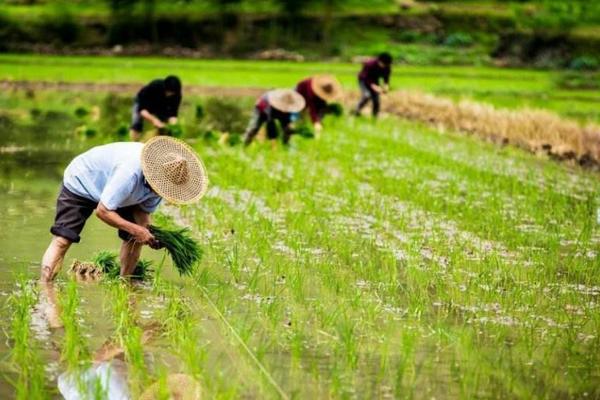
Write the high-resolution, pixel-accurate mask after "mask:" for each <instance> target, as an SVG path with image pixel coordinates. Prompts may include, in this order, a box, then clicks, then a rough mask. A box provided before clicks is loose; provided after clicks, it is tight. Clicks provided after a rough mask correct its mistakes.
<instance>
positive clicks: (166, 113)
mask: <svg viewBox="0 0 600 400" xmlns="http://www.w3.org/2000/svg"><path fill="white" fill-rule="evenodd" d="M180 104H181V81H180V80H179V78H178V77H176V76H173V75H170V76H167V77H166V78H165V79H156V80H153V81H152V82H150V83H149V84H147V85H146V86H144V87H143V88H142V89H141V90H140V91H139V92H138V94H137V96H136V97H135V103H134V104H133V109H132V121H131V130H130V132H129V133H130V135H131V139H132V140H140V137H141V136H142V131H143V129H144V120H147V121H149V122H150V123H151V124H152V125H154V126H155V127H156V128H157V129H163V128H164V127H165V123H167V122H168V123H169V124H175V123H177V113H178V110H179V105H180Z"/></svg>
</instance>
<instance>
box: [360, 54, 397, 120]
mask: <svg viewBox="0 0 600 400" xmlns="http://www.w3.org/2000/svg"><path fill="white" fill-rule="evenodd" d="M391 72H392V56H391V55H390V53H381V54H380V55H378V56H377V58H373V59H370V60H368V61H366V62H365V63H364V64H363V67H362V70H361V71H360V73H359V74H358V86H359V87H360V93H361V97H360V101H359V102H358V105H357V106H356V110H355V111H354V114H355V115H360V112H361V110H362V109H363V107H364V106H366V105H367V103H368V102H369V101H371V102H372V103H373V110H372V112H373V117H377V114H379V96H380V95H381V93H386V92H387V91H388V89H389V84H390V74H391ZM382 79H383V85H381V84H380V81H381V80H382Z"/></svg>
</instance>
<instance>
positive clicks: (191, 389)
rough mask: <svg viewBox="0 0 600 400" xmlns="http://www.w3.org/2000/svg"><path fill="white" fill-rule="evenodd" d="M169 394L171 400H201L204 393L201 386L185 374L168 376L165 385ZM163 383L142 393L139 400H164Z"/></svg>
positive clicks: (157, 383)
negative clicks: (162, 399)
mask: <svg viewBox="0 0 600 400" xmlns="http://www.w3.org/2000/svg"><path fill="white" fill-rule="evenodd" d="M165 386H166V387H165V388H166V389H167V390H168V392H169V397H168V398H169V399H175V400H200V399H201V398H202V392H201V389H200V384H199V383H198V381H196V380H195V379H194V378H192V377H191V376H189V375H185V374H171V375H169V376H167V382H166V385H165ZM161 389H162V388H161V382H155V383H153V384H152V385H150V387H149V388H148V389H146V390H145V391H144V393H142V395H141V396H140V398H139V400H158V399H161V398H162V396H161V395H162V394H163V393H161Z"/></svg>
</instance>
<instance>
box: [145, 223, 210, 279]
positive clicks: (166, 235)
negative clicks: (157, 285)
mask: <svg viewBox="0 0 600 400" xmlns="http://www.w3.org/2000/svg"><path fill="white" fill-rule="evenodd" d="M150 231H151V232H152V234H153V235H154V237H155V238H156V239H157V240H158V241H159V242H160V243H161V244H162V245H164V246H165V248H166V249H167V252H168V253H169V255H170V256H171V260H173V265H174V266H175V268H177V271H179V274H180V275H191V274H192V272H193V271H194V268H195V267H196V265H197V264H198V263H199V262H200V260H201V259H202V248H201V247H200V245H199V244H198V242H196V241H195V240H194V239H193V238H192V236H191V233H190V230H189V229H187V228H176V229H169V228H161V227H158V226H155V225H152V226H151V227H150Z"/></svg>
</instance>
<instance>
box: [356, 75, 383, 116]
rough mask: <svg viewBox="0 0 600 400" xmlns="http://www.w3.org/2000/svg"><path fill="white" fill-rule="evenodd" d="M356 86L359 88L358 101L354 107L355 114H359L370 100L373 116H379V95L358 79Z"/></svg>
mask: <svg viewBox="0 0 600 400" xmlns="http://www.w3.org/2000/svg"><path fill="white" fill-rule="evenodd" d="M358 86H359V87H360V100H359V102H358V104H357V105H356V114H360V111H361V110H362V109H363V107H364V106H366V105H367V103H368V102H369V100H370V101H371V102H373V106H372V111H373V116H374V117H376V116H377V115H378V114H379V93H377V92H376V91H374V90H373V89H371V86H370V85H368V84H367V83H366V82H364V81H362V80H360V79H359V80H358Z"/></svg>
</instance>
